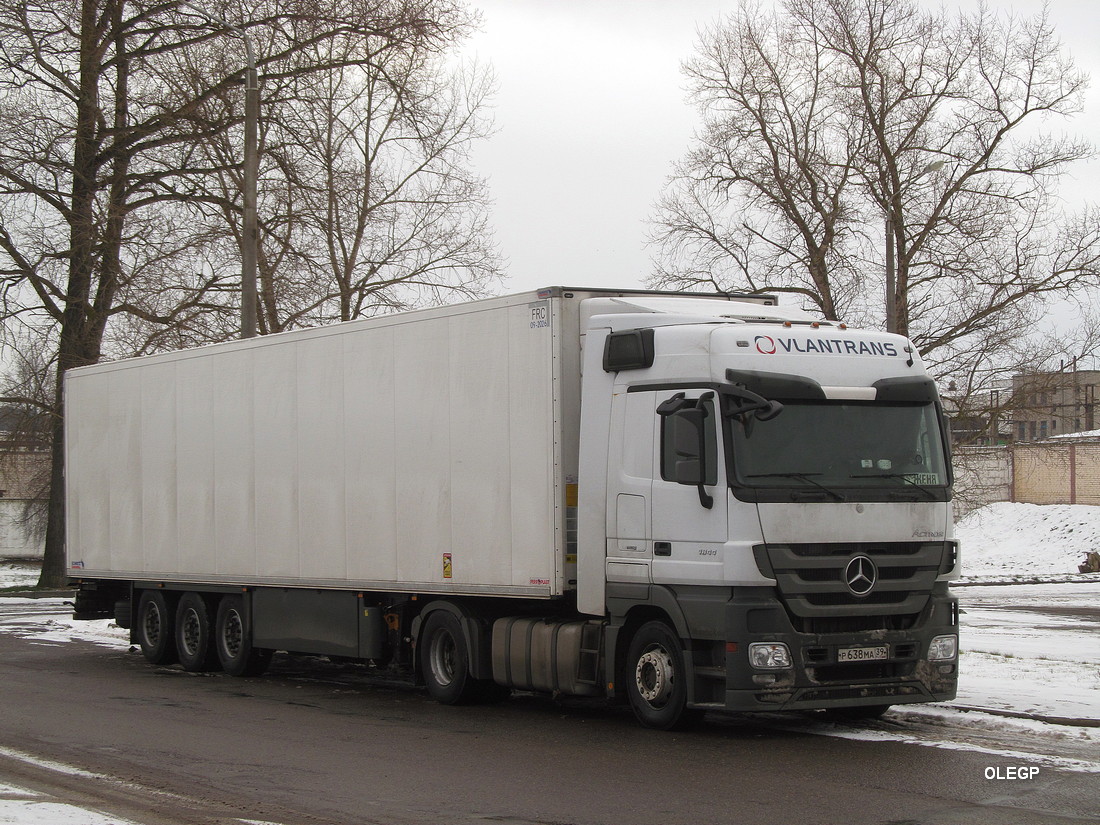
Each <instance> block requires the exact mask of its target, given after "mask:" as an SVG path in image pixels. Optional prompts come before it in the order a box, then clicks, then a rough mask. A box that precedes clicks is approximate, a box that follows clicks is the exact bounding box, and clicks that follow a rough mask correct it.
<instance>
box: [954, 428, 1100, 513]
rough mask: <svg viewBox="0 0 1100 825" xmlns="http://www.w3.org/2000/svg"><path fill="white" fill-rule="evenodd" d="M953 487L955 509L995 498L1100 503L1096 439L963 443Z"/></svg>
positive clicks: (1099, 450) (1099, 458) (1099, 460)
mask: <svg viewBox="0 0 1100 825" xmlns="http://www.w3.org/2000/svg"><path fill="white" fill-rule="evenodd" d="M955 489H956V507H955V510H956V514H957V515H964V514H965V513H967V512H969V511H970V510H973V509H975V508H976V507H981V506H983V505H985V504H990V503H992V502H994V501H1019V502H1025V503H1027V504H1091V505H1097V506H1100V444H1093V443H1089V444H1057V443H1047V444H1020V445H1017V446H1015V447H963V448H960V449H958V450H956V452H955Z"/></svg>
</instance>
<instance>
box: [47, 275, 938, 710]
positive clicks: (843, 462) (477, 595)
mask: <svg viewBox="0 0 1100 825" xmlns="http://www.w3.org/2000/svg"><path fill="white" fill-rule="evenodd" d="M65 410H66V428H65V432H66V456H67V470H66V486H67V495H68V510H67V524H68V543H67V544H68V569H69V572H70V575H71V576H72V577H73V578H74V579H75V580H77V582H78V583H79V591H78V596H77V601H76V605H77V606H76V613H77V616H78V617H89V618H90V617H99V616H114V617H116V618H117V620H118V621H119V623H120V624H121V625H123V626H124V627H130V630H131V634H132V639H133V641H134V642H135V643H136V644H138V645H140V647H141V650H142V652H143V653H144V655H145V657H146V658H147V659H148V660H149V661H150V662H153V663H159V664H163V663H168V662H175V661H177V660H178V661H179V662H180V663H182V666H183V667H184V668H185V669H187V670H192V671H200V670H207V669H215V668H221V669H224V670H225V671H227V672H228V673H230V674H233V675H249V674H256V673H259V672H261V671H262V670H263V668H264V667H265V666H266V664H267V662H268V661H269V660H270V657H271V655H272V653H273V652H274V651H278V650H282V651H289V652H300V653H311V654H321V655H329V656H334V657H344V658H351V659H358V660H364V661H371V662H373V663H375V664H376V665H379V666H383V667H386V668H388V669H389V670H391V671H393V670H400V671H404V672H406V673H408V674H410V675H411V676H412V677H413V678H415V679H418V680H422V681H423V683H425V684H426V686H427V689H428V691H429V693H430V694H431V695H432V696H433V697H435V698H436V699H438V700H439V701H442V702H446V703H458V702H464V701H471V700H474V699H477V698H488V697H499V696H501V695H504V694H506V693H507V691H508V690H510V689H519V690H530V691H544V692H552V693H559V692H560V693H563V694H574V695H589V696H606V697H610V698H613V699H616V698H617V699H620V700H622V699H625V700H626V701H629V703H630V704H631V706H632V707H633V710H634V712H635V713H636V715H637V716H638V718H639V720H640V721H641V722H642V723H643V724H645V725H647V726H650V727H655V728H670V727H675V726H679V725H681V724H683V723H685V722H686V721H688V720H689V719H690V718H692V717H693V716H696V715H698V713H700V712H702V711H704V710H711V709H713V710H727V711H757V710H766V711H779V710H788V709H799V710H804V709H814V708H825V709H837V710H840V711H842V712H847V713H852V714H858V715H875V714H878V713H881V712H882V710H884V709H885V708H886V707H887V706H889V705H891V704H896V703H903V702H923V701H940V700H944V699H950V698H952V697H954V695H955V688H956V679H957V672H956V668H957V649H958V608H957V602H956V600H955V599H954V598H953V597H952V595H951V594H950V592H949V589H948V582H949V581H950V579H951V578H952V577H953V576H954V575H955V574H956V573H957V572H958V551H957V545H956V543H955V541H954V540H953V538H952V519H951V486H950V483H951V470H950V460H949V455H948V446H947V440H946V438H945V429H944V425H943V421H942V415H941V410H940V406H939V402H938V398H937V394H936V390H935V386H934V384H933V383H932V381H931V380H930V378H929V377H928V375H927V373H926V371H925V369H924V367H923V365H922V363H921V360H920V357H919V356H918V355H917V354H916V353H915V352H914V351H913V348H912V346H911V345H910V344H909V343H908V342H907V341H906V340H905V339H904V338H901V337H899V336H896V335H889V334H884V333H881V332H874V331H859V330H854V329H849V328H846V327H845V326H844V325H843V324H835V323H828V322H824V321H820V322H819V321H817V320H814V319H813V318H811V317H809V316H806V315H805V314H804V313H802V312H800V311H797V310H793V309H789V308H783V307H780V306H778V305H777V302H776V300H775V299H774V298H772V297H768V296H763V297H761V296H712V297H704V296H699V295H695V296H687V295H683V294H678V295H677V294H662V293H650V292H641V291H606V290H590V289H570V288H563V287H555V288H550V289H545V290H540V291H538V292H531V293H527V294H522V295H515V296H511V297H504V298H496V299H490V300H484V301H476V302H472V303H468V304H463V305H458V306H449V307H443V308H438V309H429V310H422V311H416V312H408V313H403V314H398V315H393V316H388V317H383V318H377V319H371V320H365V321H355V322H349V323H344V324H339V325H335V326H330V327H323V328H319V329H311V330H303V331H298V332H290V333H284V334H280V335H272V336H266V337H261V338H254V339H251V340H246V341H235V342H231V343H226V344H219V345H214V346H208V347H202V348H198V349H192V350H185V351H181V352H174V353H168V354H163V355H155V356H149V357H145V358H138V359H132V360H126V361H118V362H114V363H107V364H101V365H97V366H92V367H86V368H83V369H76V370H72V371H70V372H69V373H67V374H66V377H65Z"/></svg>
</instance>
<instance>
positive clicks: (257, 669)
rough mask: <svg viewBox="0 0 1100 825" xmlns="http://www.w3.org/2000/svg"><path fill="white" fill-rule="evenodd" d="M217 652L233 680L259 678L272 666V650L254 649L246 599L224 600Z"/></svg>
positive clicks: (220, 605)
mask: <svg viewBox="0 0 1100 825" xmlns="http://www.w3.org/2000/svg"><path fill="white" fill-rule="evenodd" d="M214 648H215V649H216V650H217V655H218V661H219V662H221V666H222V669H223V670H224V671H225V672H226V673H228V674H229V675H230V676H259V675H260V674H261V673H263V672H264V671H265V670H267V666H268V665H269V664H270V663H271V654H272V653H274V651H273V650H265V649H258V648H254V647H253V646H252V628H251V627H250V626H249V623H248V618H247V616H246V614H245V609H244V599H242V598H241V597H240V596H236V595H234V596H223V597H222V600H221V601H220V602H219V603H218V616H217V620H216V621H215V624H214Z"/></svg>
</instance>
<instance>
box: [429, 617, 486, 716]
mask: <svg viewBox="0 0 1100 825" xmlns="http://www.w3.org/2000/svg"><path fill="white" fill-rule="evenodd" d="M417 648H418V650H419V651H420V672H421V673H423V674H424V682H425V684H426V685H427V687H428V695H429V696H431V697H432V698H433V699H435V700H436V701H437V702H439V703H441V704H444V705H460V704H465V703H467V702H471V701H474V700H475V699H476V698H477V696H478V688H479V687H480V683H479V682H478V681H477V680H475V679H473V678H471V677H470V654H469V651H468V650H467V649H466V636H465V634H464V633H463V632H462V625H461V624H460V623H459V621H458V617H457V616H455V615H454V614H453V613H449V612H447V611H446V610H437V611H435V612H434V613H432V614H431V615H430V616H428V618H427V620H426V621H425V622H424V629H423V630H421V631H420V639H419V640H418V641H417Z"/></svg>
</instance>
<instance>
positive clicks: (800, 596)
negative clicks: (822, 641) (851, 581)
mask: <svg viewBox="0 0 1100 825" xmlns="http://www.w3.org/2000/svg"><path fill="white" fill-rule="evenodd" d="M948 547H949V545H947V544H946V543H945V542H899V543H884V542H878V543H875V542H864V543H854V542H848V543H838V544H825V543H817V544H764V545H757V546H756V547H755V548H754V551H755V555H756V563H757V566H758V567H759V568H760V571H761V573H763V574H764V575H765V576H769V577H771V578H774V579H775V580H776V584H777V586H778V590H779V596H780V599H781V600H782V602H783V604H784V606H785V607H786V609H787V613H788V615H789V616H790V618H791V621H792V622H793V623H794V625H795V627H796V629H798V630H799V631H800V632H803V633H842V632H858V631H865V630H906V629H909V628H911V627H912V626H913V624H914V623H915V622H916V620H917V618H918V617H919V615H920V613H921V611H923V610H924V608H925V606H926V605H927V604H928V599H929V597H930V596H931V593H932V587H933V585H934V584H935V581H936V577H937V576H938V575H939V574H940V571H941V570H942V569H943V568H944V565H945V563H947V562H949V559H948V558H947V556H946V555H945V554H946V553H947V548H948ZM858 556H865V557H867V558H868V559H870V560H871V561H872V562H873V563H874V568H875V581H874V585H873V586H872V587H871V588H870V592H868V593H866V594H865V595H857V594H856V593H854V592H853V591H852V589H850V588H849V586H848V583H847V582H846V580H845V579H846V571H847V570H848V569H849V567H848V566H849V563H850V562H851V561H852V560H853V559H855V558H856V557H858Z"/></svg>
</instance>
